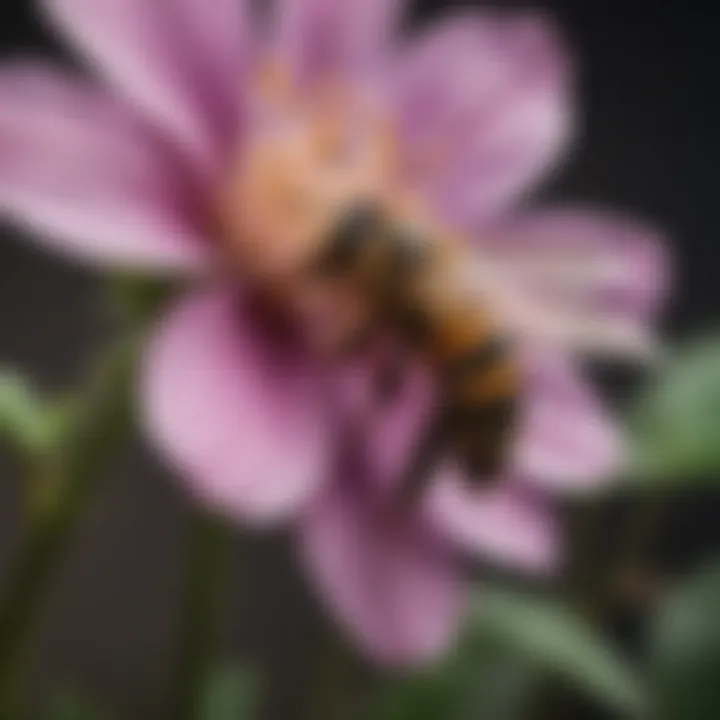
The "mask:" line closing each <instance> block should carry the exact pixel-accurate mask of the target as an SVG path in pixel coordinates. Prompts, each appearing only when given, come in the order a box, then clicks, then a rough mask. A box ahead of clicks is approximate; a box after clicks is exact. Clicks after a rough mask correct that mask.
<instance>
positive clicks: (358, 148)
mask: <svg viewBox="0 0 720 720" xmlns="http://www.w3.org/2000/svg"><path fill="white" fill-rule="evenodd" d="M252 106H253V110H254V116H255V117H254V122H252V123H251V127H250V128H249V131H248V133H247V134H246V136H245V137H244V142H243V147H242V149H241V152H240V154H239V155H240V156H239V158H238V159H237V161H236V162H235V163H233V164H232V166H231V169H230V172H229V175H228V176H227V177H226V179H225V181H224V182H223V183H222V186H221V188H220V193H219V200H218V215H219V221H220V229H221V233H222V237H223V241H224V245H225V248H226V250H227V251H229V253H230V256H231V257H232V259H233V261H234V262H235V263H237V266H238V267H239V268H241V269H242V272H243V274H245V275H248V276H251V277H252V276H257V277H258V278H261V279H262V280H263V281H272V280H286V279H287V278H288V277H292V275H293V274H294V273H296V271H297V270H298V268H300V267H302V266H303V264H306V263H307V262H309V260H310V259H311V258H312V257H313V255H314V253H315V252H317V250H318V248H319V247H320V246H321V244H322V243H323V241H324V240H325V238H327V237H328V234H329V233H330V232H331V230H332V228H333V226H334V224H335V223H336V222H337V221H338V219H339V217H340V216H341V215H342V213H343V212H345V211H347V210H348V209H349V208H351V207H353V206H354V205H355V204H356V203H358V202H363V201H368V200H372V201H373V202H378V203H388V202H392V200H393V198H394V197H396V196H397V190H396V189H395V187H394V182H395V176H396V172H395V167H394V154H395V153H394V147H395V140H394V134H393V132H392V129H391V127H390V126H389V123H387V122H386V121H385V120H384V119H383V117H382V115H381V113H380V112H379V111H378V110H376V109H375V108H374V107H372V106H371V104H370V103H368V102H367V101H365V100H363V99H362V98H361V97H360V96H359V93H356V92H352V91H351V90H349V89H348V88H346V87H345V86H342V85H340V84H338V83H334V82H331V81H327V82H324V83H322V85H320V84H318V85H317V86H316V87H314V88H313V89H312V90H308V89H307V88H306V89H304V90H303V91H300V90H299V89H298V88H297V87H295V86H294V85H293V84H292V83H291V82H289V80H288V79H287V75H286V74H283V73H280V72H279V71H278V70H277V69H276V68H274V67H265V68H264V69H263V71H262V72H261V73H260V76H259V78H258V82H257V84H256V90H255V92H254V94H253V98H252Z"/></svg>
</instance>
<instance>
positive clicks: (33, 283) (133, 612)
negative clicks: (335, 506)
mask: <svg viewBox="0 0 720 720" xmlns="http://www.w3.org/2000/svg"><path fill="white" fill-rule="evenodd" d="M100 1H101V0H98V2H100ZM148 1H151V0H148ZM338 1H339V0H338ZM473 4H476V3H471V2H466V3H464V5H473ZM459 5H460V3H458V2H444V3H442V2H434V3H431V2H427V3H424V4H423V7H422V8H420V7H419V5H418V4H417V3H416V4H415V9H416V10H417V12H416V17H421V16H423V15H424V16H427V17H429V16H430V15H434V14H435V13H436V12H438V11H439V10H441V9H443V8H447V7H451V6H459ZM525 5H526V6H527V5H528V3H525ZM535 5H537V6H539V7H543V8H546V9H548V10H549V11H550V12H551V13H552V14H553V15H554V16H555V17H556V19H557V20H558V21H559V23H560V24H561V26H562V27H564V29H565V31H566V33H567V35H568V36H569V37H570V39H571V41H572V43H573V44H574V46H575V48H576V50H577V52H578V55H579V60H580V63H581V69H582V78H581V79H582V83H581V84H582V94H583V100H584V108H585V116H586V122H585V125H584V131H583V134H582V136H581V138H580V140H579V142H578V147H577V149H576V152H575V153H574V155H573V160H572V162H571V163H570V165H569V167H568V168H567V169H566V171H565V173H564V174H563V175H562V177H561V178H560V179H559V180H557V181H556V182H555V183H554V185H553V186H552V187H550V188H546V189H545V191H543V193H542V194H543V196H545V197H548V198H552V199H563V200H587V201H593V202H599V203H604V204H607V205H609V206H612V207H618V208H621V209H624V210H627V211H629V212H631V213H633V214H635V215H637V216H640V217H644V218H647V219H649V220H651V221H653V222H654V223H655V224H657V225H659V226H660V227H662V228H664V229H666V230H667V231H668V233H669V235H670V237H671V238H672V239H673V248H674V253H675V256H676V264H677V276H678V277H677V280H678V282H677V287H676V297H675V299H674V300H673V302H672V304H671V307H670V311H669V314H668V317H667V321H666V325H667V333H668V335H669V336H670V337H678V336H682V335H686V334H689V333H690V332H691V331H694V330H702V329H703V328H706V327H708V326H709V325H711V324H712V323H713V321H714V320H716V318H717V311H718V308H719V307H720V302H719V301H720V281H719V280H718V278H717V277H716V275H717V273H716V265H717V259H718V249H717V240H716V214H717V212H718V205H719V203H718V201H717V199H716V198H715V197H714V191H715V178H716V176H715V168H716V167H717V161H718V159H719V158H718V143H717V139H716V136H715V129H716V128H717V127H718V119H719V118H718V112H717V107H716V105H717V88H718V85H717V82H716V81H715V79H714V78H711V69H712V68H713V67H714V64H715V61H716V60H717V47H716V45H717V42H718V40H717V37H714V36H713V35H714V34H715V35H716V33H714V31H716V30H717V27H718V18H717V17H716V15H715V13H716V12H717V11H716V10H713V9H711V6H710V5H708V8H707V9H706V8H705V6H704V5H701V4H700V3H687V2H681V1H680V0H677V1H675V2H667V3H665V4H661V3H641V2H639V1H638V0H625V1H624V2H620V1H618V0H611V1H605V2H603V1H602V0H553V1H548V2H545V3H535ZM18 50H23V51H27V50H39V51H42V52H43V53H45V54H49V55H52V56H56V57H62V52H61V51H60V49H59V48H58V46H57V45H56V44H55V43H54V42H52V41H51V39H50V38H49V36H48V35H47V34H46V33H45V32H44V31H43V30H42V29H41V28H40V26H39V24H38V23H37V21H36V18H35V16H34V14H33V11H32V7H31V4H30V3H28V2H24V1H22V0H3V2H2V3H0V55H1V56H2V57H5V56H8V55H10V54H12V53H13V52H16V51H18ZM0 233H2V238H1V239H0V362H2V363H4V362H10V363H14V364H17V365H18V366H20V367H22V368H25V369H26V370H27V371H28V372H30V373H31V374H32V376H33V377H35V378H37V380H38V381H39V383H40V384H41V385H42V386H44V387H53V388H55V387H64V386H66V385H68V384H70V383H71V382H73V380H74V379H76V378H78V377H79V376H80V375H81V374H82V368H83V362H84V360H85V359H86V358H87V357H88V353H89V350H90V349H91V348H92V347H93V345H94V343H96V342H97V340H98V338H99V337H100V336H101V335H102V333H103V320H102V313H101V312H100V308H101V302H100V293H99V289H100V285H99V281H98V278H97V277H95V276H94V275H92V274H91V273H89V272H87V271H84V270H80V269H77V268H73V267H72V266H70V265H65V264H63V263H62V262H60V261H55V260H53V259H52V258H49V257H46V256H45V255H42V254H40V253H37V252H35V251H34V250H33V249H32V248H31V247H30V246H29V245H28V244H26V243H24V242H22V238H18V237H17V234H16V233H13V232H11V231H10V230H9V229H8V228H6V227H3V228H0ZM114 475H115V477H113V478H112V479H111V481H110V482H109V484H108V487H107V490H106V491H105V492H104V493H103V494H102V497H101V499H100V501H99V503H98V505H99V506H98V509H97V512H95V513H94V514H93V515H92V517H91V518H90V519H89V521H88V522H87V523H86V524H85V525H84V526H83V528H82V529H81V532H80V533H79V535H78V537H77V540H76V542H75V544H74V548H73V553H72V555H71V557H70V558H69V560H68V562H67V563H66V565H65V566H64V567H63V569H62V571H61V573H60V576H59V578H58V581H57V582H56V583H55V585H54V588H53V591H52V594H51V597H50V600H49V603H48V612H47V614H46V617H45V621H44V623H43V626H42V628H41V632H40V633H39V637H38V641H37V643H36V647H35V653H36V683H37V687H38V688H39V689H41V693H40V695H42V694H43V693H46V692H47V691H48V688H52V687H53V686H55V685H57V684H58V683H64V682H68V683H71V684H73V685H77V686H82V687H84V688H88V689H90V690H91V691H92V692H93V693H94V694H95V695H97V696H98V697H99V698H101V699H103V700H106V701H107V702H108V704H110V705H112V706H113V707H115V708H117V710H118V711H119V713H121V714H123V715H124V716H125V717H128V718H138V719H140V718H153V719H157V718H160V717H163V712H164V708H165V705H164V703H165V696H166V689H167V686H166V683H167V681H168V678H169V670H170V665H171V660H172V653H173V637H174V629H175V622H176V620H177V606H176V600H175V599H176V597H177V594H178V593H177V591H178V588H179V586H180V578H181V564H180V552H179V549H180V548H181V544H182V539H183V527H184V523H183V521H184V518H185V516H186V514H187V503H186V500H185V497H184V496H183V493H182V491H181V490H180V489H179V486H178V485H177V484H176V483H175V482H174V481H173V480H172V478H171V477H169V476H168V474H167V473H165V472H164V471H163V470H162V468H161V467H160V465H159V463H157V462H156V461H155V460H154V459H152V458H151V457H150V456H149V454H148V453H147V452H146V451H145V450H144V449H143V447H142V443H141V442H140V441H137V442H136V443H135V446H134V448H133V450H132V452H130V453H128V454H127V456H126V458H125V459H124V461H123V462H122V464H121V465H120V466H119V467H118V468H117V472H116V473H114ZM19 491H20V487H19V481H18V479H17V478H16V474H15V473H14V472H12V468H11V467H10V465H9V464H8V463H7V462H4V463H0V569H1V568H2V567H4V566H5V564H6V561H7V558H8V557H9V556H10V553H11V550H12V546H13V543H14V542H15V540H16V539H17V531H18V529H19V520H20V492H19ZM708 500H709V498H706V497H696V498H694V499H688V500H687V501H686V502H683V503H680V504H679V505H678V506H677V508H676V510H675V511H674V512H673V513H672V514H671V516H670V517H669V518H668V521H667V522H666V524H665V527H664V532H663V535H662V538H661V542H660V543H659V554H660V558H661V561H662V562H663V563H664V564H665V565H667V566H668V568H670V569H672V570H673V571H680V572H681V571H683V570H685V569H686V568H689V567H691V566H692V565H693V564H695V563H696V562H697V560H698V559H699V558H701V557H703V556H705V555H707V554H709V553H711V552H712V551H713V550H716V549H718V548H720V529H718V528H717V527H716V524H717V523H716V521H717V518H718V517H719V515H718V506H717V503H712V502H708ZM238 550H239V551H240V550H242V552H238V558H237V561H236V568H235V573H234V581H233V583H234V592H233V595H232V598H231V600H230V602H229V611H228V618H227V631H226V632H224V633H223V639H222V647H223V650H224V651H225V652H226V654H227V656H228V657H250V658H254V659H256V660H258V661H259V662H260V663H261V664H262V665H264V666H265V667H266V668H269V669H270V671H271V672H270V680H271V693H270V696H271V705H272V708H271V710H272V714H273V715H274V717H276V718H279V719H282V720H285V719H287V720H291V719H292V718H295V717H297V713H296V712H295V711H294V708H296V707H297V703H298V702H299V700H300V698H301V696H302V692H303V686H304V683H305V681H306V680H307V675H308V671H307V666H308V664H309V663H306V662H304V661H303V659H304V658H306V657H307V656H308V653H311V652H312V649H313V648H314V647H315V646H316V644H317V643H318V642H319V639H320V638H321V636H322V631H323V622H322V619H321V617H320V615H319V613H318V611H317V610H316V609H315V608H314V605H313V603H312V602H311V600H310V599H309V597H308V593H307V591H306V589H305V588H304V586H303V581H302V579H301V578H300V577H299V575H298V573H297V572H296V570H295V569H294V567H293V564H292V562H291V553H290V552H289V542H288V539H287V538H284V537H282V536H271V537H261V538H258V537H254V538H240V537H238Z"/></svg>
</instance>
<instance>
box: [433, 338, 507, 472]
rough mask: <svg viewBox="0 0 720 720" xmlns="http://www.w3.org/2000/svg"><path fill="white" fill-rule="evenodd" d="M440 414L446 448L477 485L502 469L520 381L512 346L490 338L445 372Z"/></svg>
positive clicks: (460, 357) (474, 347) (454, 362)
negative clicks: (455, 456) (457, 459)
mask: <svg viewBox="0 0 720 720" xmlns="http://www.w3.org/2000/svg"><path fill="white" fill-rule="evenodd" d="M444 377H445V385H444V408H443V416H444V422H445V427H446V436H447V438H448V443H449V445H450V449H451V450H452V451H453V452H454V453H455V454H456V455H457V456H458V457H459V458H460V459H461V461H462V463H463V464H464V465H465V467H466V469H467V471H468V473H469V474H470V476H471V477H472V478H473V480H474V481H476V482H482V481H483V480H484V479H485V478H491V477H492V476H493V475H495V474H497V473H498V472H499V471H500V470H501V469H502V467H503V465H504V462H505V460H506V457H507V450H508V446H509V440H510V438H511V436H512V432H513V429H514V426H515V420H516V417H517V396H518V393H517V389H518V377H517V371H516V368H515V365H514V362H513V360H512V357H511V348H510V347H509V346H508V345H507V343H506V342H505V341H504V340H503V338H501V337H498V336H495V335H490V336H488V337H487V338H486V340H485V341H483V342H480V343H477V344H476V345H474V346H473V347H472V348H470V349H469V350H468V351H467V352H465V353H464V354H462V355H460V356H458V357H456V358H455V359H454V360H453V361H452V362H450V363H449V364H448V365H447V367H446V368H445V372H444Z"/></svg>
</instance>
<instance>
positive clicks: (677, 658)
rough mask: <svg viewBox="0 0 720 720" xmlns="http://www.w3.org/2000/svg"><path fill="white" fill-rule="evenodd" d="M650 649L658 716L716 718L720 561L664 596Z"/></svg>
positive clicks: (662, 719) (664, 719)
mask: <svg viewBox="0 0 720 720" xmlns="http://www.w3.org/2000/svg"><path fill="white" fill-rule="evenodd" d="M650 650H651V666H652V673H651V674H652V679H653V684H654V685H653V686H654V690H655V693H654V694H655V702H656V705H657V708H656V717H657V718H659V720H717V718H720V562H716V563H715V564H714V566H712V567H710V568H707V569H705V570H703V571H702V572H700V573H698V574H697V575H695V576H694V577H692V578H691V579H690V580H689V581H687V582H686V584H684V585H683V586H681V587H680V588H679V589H677V590H675V591H673V592H672V593H670V594H669V595H668V596H666V598H665V599H664V601H663V603H662V605H661V606H660V608H659V610H658V613H657V616H656V619H655V623H654V626H653V633H652V640H651V643H650Z"/></svg>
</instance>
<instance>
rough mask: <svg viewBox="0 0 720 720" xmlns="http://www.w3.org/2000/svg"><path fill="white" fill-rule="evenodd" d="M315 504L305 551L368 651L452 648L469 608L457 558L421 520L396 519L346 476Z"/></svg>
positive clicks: (410, 655)
mask: <svg viewBox="0 0 720 720" xmlns="http://www.w3.org/2000/svg"><path fill="white" fill-rule="evenodd" d="M346 479H347V480H348V481H349V482H348V483H346V484H345V486H343V485H342V484H341V483H339V482H338V483H336V484H335V485H334V488H333V490H332V492H330V493H328V494H326V495H325V496H324V497H323V498H322V499H320V500H319V501H318V502H317V503H316V504H314V505H313V507H312V508H311V510H310V512H309V514H308V516H307V517H306V518H305V522H304V525H303V532H302V546H301V547H302V551H303V553H304V558H305V561H306V564H307V567H308V571H309V573H310V576H311V578H312V580H314V582H315V585H316V587H317V590H318V591H319V593H320V595H321V596H322V597H323V598H324V600H325V602H326V605H327V606H328V608H329V609H330V611H331V612H332V613H333V615H334V616H335V617H337V618H338V619H339V621H340V622H341V623H342V624H343V625H344V626H345V628H346V629H347V631H348V632H349V633H350V634H351V635H352V636H353V637H354V639H355V640H356V642H357V643H358V644H359V646H360V647H361V649H363V650H364V651H365V652H366V653H367V654H368V656H369V657H370V658H371V659H373V660H375V661H376V662H381V663H385V664H422V663H426V662H429V661H432V660H434V659H437V657H438V656H439V655H440V654H441V653H442V652H443V651H444V650H446V649H447V648H448V646H449V645H450V643H451V642H452V640H453V638H454V634H455V631H456V629H457V624H458V621H459V619H460V616H461V613H462V609H463V608H462V605H463V602H462V600H463V598H462V595H463V593H462V592H461V584H460V583H459V579H458V578H457V577H456V575H455V569H454V566H453V565H452V564H451V563H450V561H449V559H448V557H447V556H446V554H445V552H444V551H443V549H442V548H441V547H438V545H437V541H436V540H435V539H433V537H432V536H430V535H429V534H428V533H427V532H426V531H424V530H423V529H421V528H420V527H419V526H418V525H415V524H411V523H410V521H409V520H406V521H398V520H395V521H392V522H390V518H389V516H387V515H385V516H383V515H382V513H381V511H380V510H378V509H375V510H373V508H372V507H371V506H369V505H368V504H367V503H366V499H364V498H362V497H357V496H356V494H355V492H353V487H354V485H353V483H354V481H355V480H358V478H346Z"/></svg>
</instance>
